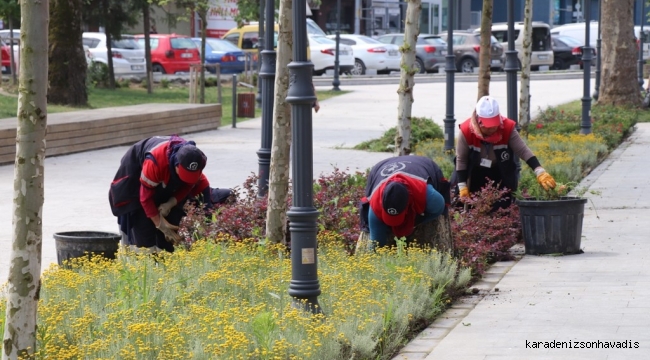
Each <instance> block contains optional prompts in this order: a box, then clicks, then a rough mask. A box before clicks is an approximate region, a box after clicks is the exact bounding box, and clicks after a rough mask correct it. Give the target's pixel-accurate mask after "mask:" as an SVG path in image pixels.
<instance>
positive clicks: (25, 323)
mask: <svg viewBox="0 0 650 360" xmlns="http://www.w3.org/2000/svg"><path fill="white" fill-rule="evenodd" d="M21 11H22V29H21V31H22V35H21V38H22V39H23V40H24V41H23V43H22V46H21V50H20V51H21V54H20V69H21V71H20V78H19V94H18V114H17V115H18V127H17V135H16V161H15V164H14V206H13V230H14V233H13V239H12V247H11V255H10V264H11V265H10V268H9V279H8V284H7V290H6V293H7V309H6V314H5V327H4V342H3V345H4V346H3V347H2V358H3V359H18V358H21V359H32V358H33V356H34V351H35V349H36V319H37V310H38V299H39V296H40V288H41V285H40V284H41V282H40V276H41V248H42V244H43V221H42V220H43V219H42V213H43V201H44V190H43V189H44V178H43V171H44V166H43V163H44V160H45V129H46V125H47V80H48V53H47V51H48V50H47V49H48V34H47V23H48V2H47V1H21ZM80 47H81V38H80V39H79V44H78V46H77V48H80ZM82 55H83V52H82ZM59 60H61V59H59ZM60 62H63V61H60ZM84 63H85V58H84ZM84 75H85V74H84Z"/></svg>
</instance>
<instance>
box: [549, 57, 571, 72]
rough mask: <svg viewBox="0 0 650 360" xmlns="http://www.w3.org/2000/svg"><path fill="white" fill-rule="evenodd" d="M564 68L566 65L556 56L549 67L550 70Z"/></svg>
mask: <svg viewBox="0 0 650 360" xmlns="http://www.w3.org/2000/svg"><path fill="white" fill-rule="evenodd" d="M565 68H568V66H566V67H565V64H564V60H562V59H557V58H556V59H555V61H553V66H552V67H551V69H552V70H564V69H565Z"/></svg>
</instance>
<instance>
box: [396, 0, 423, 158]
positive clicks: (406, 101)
mask: <svg viewBox="0 0 650 360" xmlns="http://www.w3.org/2000/svg"><path fill="white" fill-rule="evenodd" d="M421 12H422V0H409V1H408V5H407V6H406V24H405V27H404V44H402V46H401V47H400V51H401V52H402V61H401V63H400V69H401V70H400V74H401V75H400V81H399V88H398V89H397V94H398V97H399V100H398V105H397V135H396V137H395V156H402V155H409V154H410V153H411V110H412V107H413V87H414V86H415V79H414V78H413V75H415V69H414V68H413V65H414V64H415V44H416V43H417V40H418V35H419V34H420V13H421Z"/></svg>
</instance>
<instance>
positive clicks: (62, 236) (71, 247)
mask: <svg viewBox="0 0 650 360" xmlns="http://www.w3.org/2000/svg"><path fill="white" fill-rule="evenodd" d="M121 238H122V237H121V236H120V235H118V234H115V233H109V232H101V231H68V232H60V233H55V234H54V240H55V241H56V258H57V261H58V263H59V266H63V265H64V262H65V261H66V260H70V259H73V258H78V257H84V256H85V257H89V256H91V255H93V254H95V255H101V256H103V257H105V258H107V259H115V256H116V255H117V249H118V247H119V245H120V239H121Z"/></svg>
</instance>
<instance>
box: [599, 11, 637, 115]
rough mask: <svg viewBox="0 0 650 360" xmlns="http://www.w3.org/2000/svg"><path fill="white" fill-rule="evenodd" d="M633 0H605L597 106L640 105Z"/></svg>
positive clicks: (602, 18)
mask: <svg viewBox="0 0 650 360" xmlns="http://www.w3.org/2000/svg"><path fill="white" fill-rule="evenodd" d="M634 2H635V1H634V0H603V1H602V17H601V26H602V29H601V34H602V54H601V58H602V62H603V63H602V73H601V76H602V77H601V84H600V94H599V96H598V104H608V105H633V106H640V105H641V91H640V88H639V83H638V78H637V72H636V61H637V57H638V52H637V51H638V50H637V45H636V41H635V39H634V17H633V9H634Z"/></svg>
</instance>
